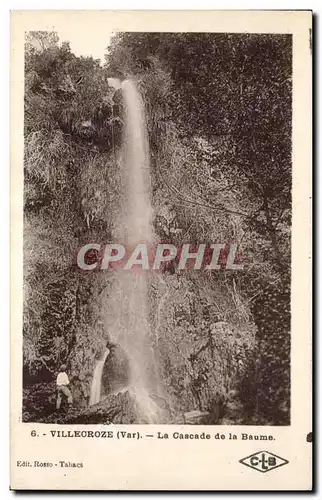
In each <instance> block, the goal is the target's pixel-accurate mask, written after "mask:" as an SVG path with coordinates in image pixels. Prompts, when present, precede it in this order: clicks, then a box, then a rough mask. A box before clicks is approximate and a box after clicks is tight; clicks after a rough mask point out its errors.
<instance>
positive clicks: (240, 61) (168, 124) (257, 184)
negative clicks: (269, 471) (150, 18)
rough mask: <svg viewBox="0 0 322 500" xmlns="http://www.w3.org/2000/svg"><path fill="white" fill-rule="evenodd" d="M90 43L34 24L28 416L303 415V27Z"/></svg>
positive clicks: (232, 419)
mask: <svg viewBox="0 0 322 500" xmlns="http://www.w3.org/2000/svg"><path fill="white" fill-rule="evenodd" d="M77 42H78V44H76V43H75V40H74V39H73V30H71V32H70V33H69V32H68V29H66V30H65V31H64V33H60V32H59V30H57V31H26V32H25V50H24V185H23V344H22V347H23V367H22V369H23V374H22V384H23V393H22V420H23V422H36V423H56V424H57V423H58V424H193V425H196V424H204V425H255V426H256V425H260V426H287V425H290V423H291V420H290V398H291V387H290V370H291V360H290V349H291V344H292V341H291V323H290V319H291V315H290V306H291V295H290V290H291V287H290V284H291V235H292V86H293V83H292V82H293V70H292V34H278V33H276V34H274V33H269V34H267V33H230V32H223V33H217V32H216V33H211V32H196V33H191V32H129V31H125V32H114V33H113V32H111V33H106V39H105V40H104V39H103V38H102V45H101V46H100V49H99V50H100V52H98V51H97V45H98V40H97V39H96V37H93V40H91V38H90V37H87V38H86V40H85V42H86V43H84V44H83V45H82V44H81V43H79V40H77ZM91 43H92V45H91ZM85 45H86V50H85ZM74 47H75V48H74Z"/></svg>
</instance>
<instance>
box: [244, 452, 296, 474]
mask: <svg viewBox="0 0 322 500" xmlns="http://www.w3.org/2000/svg"><path fill="white" fill-rule="evenodd" d="M239 462H240V463H241V464H243V465H247V467H251V468H252V469H255V470H258V471H259V472H268V471H270V470H273V469H276V468H277V467H281V466H282V465H286V464H288V461H287V460H285V459H284V458H282V457H278V456H277V455H274V454H273V453H269V452H268V451H258V452H257V453H253V455H249V456H248V457H245V458H242V459H241V460H239Z"/></svg>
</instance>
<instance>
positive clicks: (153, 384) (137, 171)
mask: <svg viewBox="0 0 322 500" xmlns="http://www.w3.org/2000/svg"><path fill="white" fill-rule="evenodd" d="M114 83H115V82H114ZM113 86H115V85H113ZM121 88H122V92H123V96H124V107H125V123H124V140H123V150H122V156H121V161H120V164H121V169H122V176H121V177H122V182H123V194H122V196H121V206H120V216H119V221H118V223H117V227H116V228H115V231H114V237H115V238H116V239H118V240H119V241H121V242H122V243H123V242H124V243H125V245H126V247H127V248H128V250H129V251H131V250H132V249H133V248H135V246H136V245H137V244H138V243H145V244H147V245H148V246H152V245H153V240H154V236H153V229H152V223H151V219H152V207H151V194H150V188H151V180H150V162H149V147H148V140H147V131H146V123H145V113H144V105H143V101H142V98H141V95H140V93H139V92H138V90H137V87H136V85H135V83H134V82H133V81H131V80H125V81H124V82H122V84H121ZM113 273H114V282H113V291H112V293H110V295H109V299H108V303H107V304H106V311H105V312H106V317H105V326H106V328H107V330H108V332H109V335H110V336H111V338H112V339H113V341H114V342H117V343H119V344H120V345H121V346H122V348H123V349H124V350H125V352H126V353H127V355H128V356H129V359H130V365H131V383H130V388H128V389H129V390H130V392H131V393H132V395H133V397H134V398H135V400H136V401H137V403H138V406H139V411H140V412H141V414H143V415H144V416H145V419H146V420H147V421H148V422H150V423H153V422H156V420H157V418H158V417H157V414H158V407H157V406H156V404H155V403H154V401H153V400H152V399H151V398H150V395H151V394H157V395H160V396H163V395H164V391H163V388H162V387H161V384H160V378H159V375H158V363H157V361H156V359H155V339H154V337H153V335H152V332H151V331H150V327H149V318H148V315H149V309H148V276H147V271H144V270H138V269H136V270H127V271H124V270H114V271H113ZM105 359H106V357H105ZM104 362H105V360H104ZM104 362H103V365H104ZM102 369H103V367H102ZM101 375H102V370H101V371H100V372H99V370H97V372H96V370H95V377H98V376H100V377H101ZM95 377H94V378H95ZM93 383H94V382H93ZM96 390H97V387H96ZM97 394H99V393H96V396H97ZM92 396H93V398H92ZM98 397H99V396H98ZM91 401H97V397H95V396H94V394H92V395H91ZM158 423H159V422H158Z"/></svg>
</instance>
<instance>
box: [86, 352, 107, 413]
mask: <svg viewBox="0 0 322 500" xmlns="http://www.w3.org/2000/svg"><path fill="white" fill-rule="evenodd" d="M109 352H110V351H109V350H108V349H106V351H105V352H104V355H103V357H102V359H100V360H99V361H98V362H97V363H96V366H95V369H94V374H93V380H92V386H91V395H90V399H89V405H90V406H92V405H95V404H96V403H98V402H99V400H100V398H101V381H102V372H103V368H104V363H105V360H106V358H107V355H108V354H109Z"/></svg>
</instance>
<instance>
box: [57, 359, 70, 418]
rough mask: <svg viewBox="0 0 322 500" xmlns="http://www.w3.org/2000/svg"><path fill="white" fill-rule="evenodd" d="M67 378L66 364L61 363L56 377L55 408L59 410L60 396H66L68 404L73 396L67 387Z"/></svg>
mask: <svg viewBox="0 0 322 500" xmlns="http://www.w3.org/2000/svg"><path fill="white" fill-rule="evenodd" d="M68 386H69V378H68V375H67V373H66V365H62V366H61V367H60V369H59V373H58V375H57V379H56V388H57V402H56V409H57V410H59V408H60V405H61V400H62V396H65V397H66V398H67V403H68V405H69V406H71V405H72V404H73V396H72V393H71V392H70V389H69V387H68Z"/></svg>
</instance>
